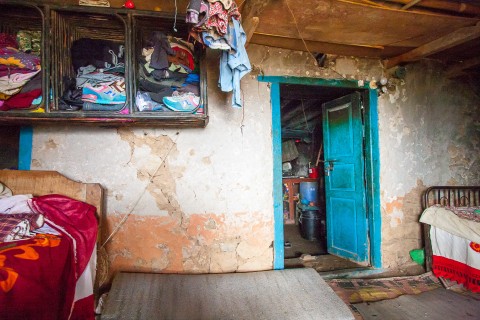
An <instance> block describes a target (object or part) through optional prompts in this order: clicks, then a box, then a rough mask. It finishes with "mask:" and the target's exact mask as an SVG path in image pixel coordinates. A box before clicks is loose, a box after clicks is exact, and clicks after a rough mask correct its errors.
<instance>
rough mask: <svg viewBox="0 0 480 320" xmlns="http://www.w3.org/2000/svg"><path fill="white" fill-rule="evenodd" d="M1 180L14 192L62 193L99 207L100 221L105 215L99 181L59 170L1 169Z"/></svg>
mask: <svg viewBox="0 0 480 320" xmlns="http://www.w3.org/2000/svg"><path fill="white" fill-rule="evenodd" d="M0 182H2V183H3V184H4V185H6V186H7V187H8V188H10V190H12V192H13V194H14V195H15V194H32V195H34V196H43V195H47V194H61V195H64V196H67V197H70V198H73V199H76V200H79V201H83V202H86V203H88V204H91V205H93V206H95V207H96V208H97V216H98V218H99V223H100V222H101V221H102V215H103V207H104V206H103V188H102V186H101V185H100V184H99V183H82V182H78V181H74V180H71V179H69V178H67V177H65V176H63V175H61V174H60V173H58V172H57V171H22V170H0Z"/></svg>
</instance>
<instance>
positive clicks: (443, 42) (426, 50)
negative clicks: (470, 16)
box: [384, 24, 480, 69]
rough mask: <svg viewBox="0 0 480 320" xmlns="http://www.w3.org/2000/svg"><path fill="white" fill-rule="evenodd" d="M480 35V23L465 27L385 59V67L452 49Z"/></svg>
mask: <svg viewBox="0 0 480 320" xmlns="http://www.w3.org/2000/svg"><path fill="white" fill-rule="evenodd" d="M478 37H480V24H477V25H475V26H472V27H464V28H460V29H457V30H455V31H453V32H452V33H449V34H447V35H446V36H443V37H440V38H438V39H436V40H433V41H432V42H429V43H427V44H424V45H422V46H419V47H418V48H415V49H413V50H411V51H409V52H407V53H404V54H401V55H399V56H396V57H393V58H390V59H387V60H385V62H384V65H385V68H387V69H389V68H392V67H394V66H396V65H398V64H400V63H403V62H411V61H416V60H420V59H422V58H424V57H427V56H429V55H432V54H435V53H437V52H440V51H443V50H447V49H450V48H452V47H455V46H458V45H460V44H462V43H465V42H467V41H470V40H474V39H476V38H478Z"/></svg>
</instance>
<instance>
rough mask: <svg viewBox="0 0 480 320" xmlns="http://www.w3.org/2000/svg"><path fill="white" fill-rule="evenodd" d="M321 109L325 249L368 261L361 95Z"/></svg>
mask: <svg viewBox="0 0 480 320" xmlns="http://www.w3.org/2000/svg"><path fill="white" fill-rule="evenodd" d="M322 108H323V139H324V157H325V162H324V166H325V167H324V169H325V198H326V210H327V212H326V216H327V221H326V223H327V248H328V252H329V253H331V254H335V255H338V256H341V257H344V258H347V259H350V260H353V261H355V262H358V263H362V264H367V263H368V260H369V259H368V257H369V251H368V238H367V218H366V204H365V182H364V181H365V179H364V154H363V125H362V115H361V106H360V94H359V93H354V94H350V95H348V96H345V97H342V98H339V99H336V100H333V101H330V102H327V103H325V104H323V106H322Z"/></svg>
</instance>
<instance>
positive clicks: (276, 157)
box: [258, 76, 382, 269]
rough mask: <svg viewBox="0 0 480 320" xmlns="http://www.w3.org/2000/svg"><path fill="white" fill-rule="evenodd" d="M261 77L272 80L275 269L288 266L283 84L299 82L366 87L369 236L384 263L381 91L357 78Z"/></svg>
mask: <svg viewBox="0 0 480 320" xmlns="http://www.w3.org/2000/svg"><path fill="white" fill-rule="evenodd" d="M258 81H261V82H269V83H270V84H271V87H270V89H271V90H270V98H271V104H272V143H273V208H274V260H273V267H274V269H283V268H284V238H283V209H282V208H283V200H282V196H283V195H282V136H281V129H282V128H281V120H280V84H282V83H288V84H299V85H312V86H322V87H342V88H352V89H360V90H362V91H363V100H364V108H365V119H364V121H365V174H366V205H367V207H366V210H367V217H368V238H369V242H370V264H371V266H372V267H374V268H381V267H382V260H381V233H380V232H381V212H380V184H379V182H380V180H379V176H380V162H379V158H380V156H379V147H378V142H379V140H378V110H377V106H378V105H377V103H378V101H377V91H376V90H372V89H370V88H368V86H358V83H357V81H350V80H326V79H315V78H301V77H280V76H260V77H258Z"/></svg>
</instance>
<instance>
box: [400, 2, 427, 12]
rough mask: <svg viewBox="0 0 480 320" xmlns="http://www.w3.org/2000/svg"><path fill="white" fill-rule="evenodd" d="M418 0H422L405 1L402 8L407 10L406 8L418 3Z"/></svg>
mask: <svg viewBox="0 0 480 320" xmlns="http://www.w3.org/2000/svg"><path fill="white" fill-rule="evenodd" d="M420 1H422V0H411V1H410V2H409V3H407V4H406V5H404V6H403V7H402V10H407V9H409V8H411V7H413V6H414V5H416V4H417V3H419V2H420Z"/></svg>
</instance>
